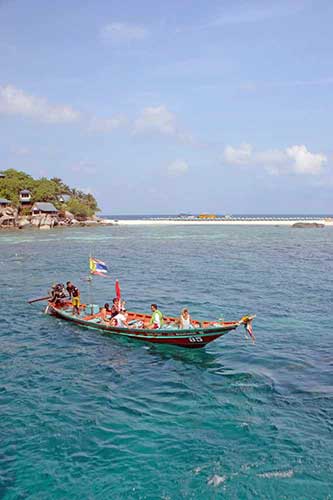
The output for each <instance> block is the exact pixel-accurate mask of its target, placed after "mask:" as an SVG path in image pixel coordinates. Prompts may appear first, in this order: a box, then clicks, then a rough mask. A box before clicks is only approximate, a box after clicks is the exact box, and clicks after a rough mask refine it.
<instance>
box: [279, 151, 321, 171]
mask: <svg viewBox="0 0 333 500" xmlns="http://www.w3.org/2000/svg"><path fill="white" fill-rule="evenodd" d="M286 153H287V155H288V156H289V158H292V159H293V160H294V170H295V172H297V173H299V174H313V175H316V174H320V173H321V171H322V167H323V165H324V164H325V163H326V162H327V158H326V156H325V155H323V154H313V153H310V151H308V150H307V148H306V147H305V146H291V147H290V148H287V149H286Z"/></svg>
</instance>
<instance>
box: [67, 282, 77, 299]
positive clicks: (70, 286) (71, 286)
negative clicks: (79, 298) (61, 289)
mask: <svg viewBox="0 0 333 500" xmlns="http://www.w3.org/2000/svg"><path fill="white" fill-rule="evenodd" d="M74 288H75V286H74V285H73V283H72V282H71V281H67V283H66V290H67V293H68V295H69V298H70V299H71V298H72V293H73V290H74Z"/></svg>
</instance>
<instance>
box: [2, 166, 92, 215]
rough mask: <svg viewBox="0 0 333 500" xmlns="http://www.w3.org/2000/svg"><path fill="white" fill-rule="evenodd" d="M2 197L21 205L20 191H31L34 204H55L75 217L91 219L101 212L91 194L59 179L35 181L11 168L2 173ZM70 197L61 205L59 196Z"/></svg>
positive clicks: (43, 178) (44, 178)
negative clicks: (37, 202)
mask: <svg viewBox="0 0 333 500" xmlns="http://www.w3.org/2000/svg"><path fill="white" fill-rule="evenodd" d="M1 173H2V174H4V175H5V177H4V178H0V197H3V198H7V199H8V200H10V201H11V202H12V204H13V205H15V206H19V204H20V191H21V190H22V189H28V190H29V191H31V201H32V203H34V202H36V201H46V202H51V203H53V204H54V205H55V206H56V207H57V208H58V209H60V210H69V211H70V212H72V213H73V215H74V216H75V217H91V216H92V215H94V214H95V213H96V212H98V211H99V208H98V205H97V201H96V199H95V198H94V196H93V195H92V194H90V193H88V194H86V193H83V191H80V190H78V189H76V188H70V187H69V186H67V184H65V183H64V182H63V181H62V180H61V179H60V178H59V177H53V178H52V179H47V178H46V177H42V178H40V179H34V178H33V177H32V176H31V175H29V174H26V173H25V172H22V171H19V170H15V169H13V168H10V169H8V170H3V171H2V172H1ZM61 194H67V195H69V196H70V198H69V200H68V201H67V202H66V203H61V201H60V200H59V195H61Z"/></svg>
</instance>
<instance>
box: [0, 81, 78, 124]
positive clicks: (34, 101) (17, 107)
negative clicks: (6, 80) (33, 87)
mask: <svg viewBox="0 0 333 500" xmlns="http://www.w3.org/2000/svg"><path fill="white" fill-rule="evenodd" d="M0 113H3V114H8V115H20V116H25V117H28V118H34V119H37V120H40V121H42V122H46V123H70V122H76V121H78V120H79V119H80V113H79V112H78V111H75V110H74V109H73V108H71V107H70V106H54V105H51V104H49V103H48V102H47V100H46V99H42V98H40V97H35V96H32V95H29V94H26V93H25V92H24V91H23V90H20V89H17V88H15V87H14V86H13V85H5V86H0Z"/></svg>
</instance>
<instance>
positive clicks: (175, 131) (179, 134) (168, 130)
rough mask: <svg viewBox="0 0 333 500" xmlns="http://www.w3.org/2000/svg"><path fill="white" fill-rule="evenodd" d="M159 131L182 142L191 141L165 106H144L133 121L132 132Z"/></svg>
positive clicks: (187, 133)
mask: <svg viewBox="0 0 333 500" xmlns="http://www.w3.org/2000/svg"><path fill="white" fill-rule="evenodd" d="M156 132H157V133H159V134H162V135H167V136H171V137H175V138H177V139H178V140H179V141H181V142H184V143H193V137H192V135H191V134H190V133H189V132H187V131H185V130H183V129H181V127H180V126H179V124H178V122H177V117H176V115H175V114H174V113H172V112H171V111H169V110H168V109H167V108H166V107H165V106H163V105H161V106H155V107H154V106H152V107H147V108H145V109H144V110H143V111H142V113H141V115H140V116H139V117H138V118H137V119H136V120H135V121H134V133H156Z"/></svg>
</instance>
